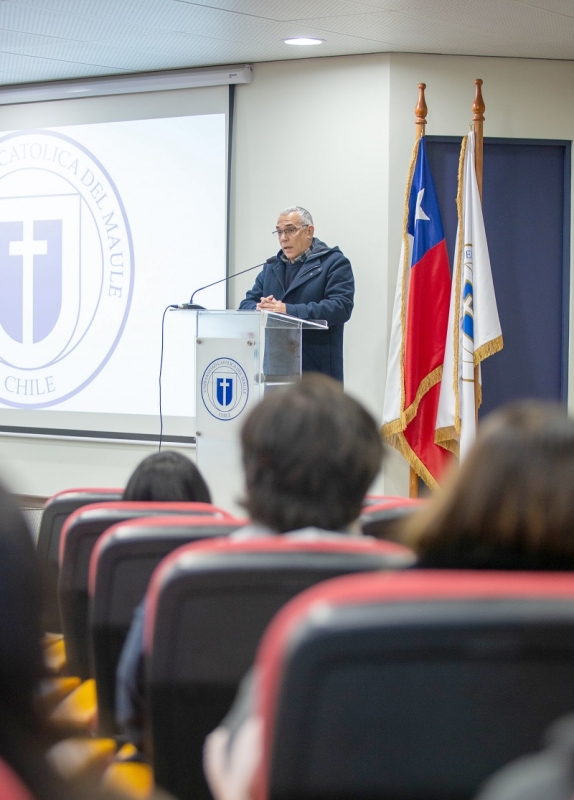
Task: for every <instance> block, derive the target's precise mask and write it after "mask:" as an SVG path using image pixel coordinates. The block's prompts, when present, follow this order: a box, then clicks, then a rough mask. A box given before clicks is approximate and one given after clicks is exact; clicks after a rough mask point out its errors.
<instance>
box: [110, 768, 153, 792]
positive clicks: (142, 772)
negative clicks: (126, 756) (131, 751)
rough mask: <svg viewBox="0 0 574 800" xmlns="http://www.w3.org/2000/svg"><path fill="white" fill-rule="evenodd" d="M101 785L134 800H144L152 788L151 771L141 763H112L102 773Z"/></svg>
mask: <svg viewBox="0 0 574 800" xmlns="http://www.w3.org/2000/svg"><path fill="white" fill-rule="evenodd" d="M103 785H104V787H105V788H106V789H110V790H112V791H115V792H120V793H123V794H126V795H128V797H133V798H135V799H136V800H146V799H147V798H148V797H150V795H151V793H152V791H153V787H154V783H153V770H152V768H151V767H150V765H149V764H142V763H141V762H136V761H114V763H113V764H110V766H109V767H108V768H107V769H106V771H105V772H104V777H103Z"/></svg>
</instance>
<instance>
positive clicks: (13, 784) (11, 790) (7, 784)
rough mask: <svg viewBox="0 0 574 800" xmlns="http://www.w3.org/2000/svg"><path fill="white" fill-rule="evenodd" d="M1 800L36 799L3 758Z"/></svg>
mask: <svg viewBox="0 0 574 800" xmlns="http://www.w3.org/2000/svg"><path fill="white" fill-rule="evenodd" d="M0 800H34V798H33V795H32V792H31V791H30V790H29V789H28V787H27V786H25V785H24V784H23V783H22V781H21V780H20V778H19V777H18V775H16V773H15V772H14V770H13V769H12V767H10V766H9V765H8V764H7V763H6V762H5V761H4V759H2V758H0Z"/></svg>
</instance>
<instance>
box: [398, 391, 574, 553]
mask: <svg viewBox="0 0 574 800" xmlns="http://www.w3.org/2000/svg"><path fill="white" fill-rule="evenodd" d="M405 533H406V537H407V539H408V540H409V541H410V542H412V543H413V544H414V546H415V548H416V549H417V551H418V553H419V555H421V556H422V557H423V558H424V557H425V555H427V554H429V553H430V552H431V551H433V550H436V549H437V548H443V549H445V548H447V549H448V548H450V549H451V550H452V551H453V552H455V551H456V548H457V546H458V545H459V544H461V543H462V544H464V545H465V547H467V548H468V547H474V548H475V553H476V554H479V553H482V554H483V557H484V558H485V559H486V561H487V560H488V558H489V553H490V554H492V553H496V552H500V551H503V552H505V553H506V554H507V555H508V554H510V555H512V554H514V555H515V556H516V564H517V566H516V567H515V568H519V564H520V563H524V564H527V563H528V558H530V557H532V563H535V557H536V555H537V554H538V555H539V556H540V557H541V558H543V557H544V556H548V558H549V563H556V564H559V563H560V559H561V558H564V559H570V560H571V562H572V563H574V421H572V420H571V419H569V417H568V416H567V414H566V410H565V409H564V408H563V407H562V406H559V405H558V404H552V403H543V402H537V401H522V402H518V403H514V404H512V405H509V406H506V407H505V408H502V409H500V410H499V411H496V412H494V413H493V414H491V415H490V416H489V417H488V418H487V419H486V420H485V422H484V423H483V425H482V426H481V428H480V431H479V434H478V437H477V441H476V443H475V446H474V448H473V449H472V451H471V452H470V453H469V455H468V457H467V458H466V460H465V461H464V462H463V463H462V465H461V467H460V470H459V472H458V474H455V475H453V476H452V478H451V482H450V483H449V484H447V486H446V488H445V490H444V493H443V494H442V496H439V497H438V498H436V499H435V501H434V503H431V504H430V505H429V507H428V509H426V510H425V511H422V512H421V513H420V514H417V515H416V517H413V518H411V520H410V521H409V522H408V523H407V524H406V531H405ZM485 563H486V562H485ZM541 563H542V562H541ZM509 566H511V564H510V562H509Z"/></svg>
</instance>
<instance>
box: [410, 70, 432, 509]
mask: <svg viewBox="0 0 574 800" xmlns="http://www.w3.org/2000/svg"><path fill="white" fill-rule="evenodd" d="M426 88H427V85H426V83H419V96H418V99H417V103H416V105H415V141H417V140H418V139H420V138H421V137H422V136H424V135H425V127H426V124H427V114H428V108H427V104H426V100H425V89H426ZM418 496H419V476H418V475H417V473H416V472H415V471H414V469H413V468H412V467H410V470H409V497H418Z"/></svg>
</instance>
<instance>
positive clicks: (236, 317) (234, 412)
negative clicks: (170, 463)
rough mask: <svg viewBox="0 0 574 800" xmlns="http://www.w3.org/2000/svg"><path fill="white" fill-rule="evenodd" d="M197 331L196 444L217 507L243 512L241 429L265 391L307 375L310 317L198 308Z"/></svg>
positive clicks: (318, 325)
mask: <svg viewBox="0 0 574 800" xmlns="http://www.w3.org/2000/svg"><path fill="white" fill-rule="evenodd" d="M194 313H195V314H196V331H195V385H196V431H195V436H196V447H197V450H196V452H197V466H198V467H199V469H200V470H201V473H202V474H203V476H204V478H205V480H206V481H207V483H208V485H209V487H210V489H211V491H212V493H213V500H214V502H215V503H216V504H217V505H220V506H222V507H223V508H225V509H226V510H229V511H232V512H235V513H241V508H240V506H239V500H240V499H241V497H242V494H243V480H242V469H241V456H240V446H239V432H240V430H241V426H242V424H243V420H244V419H245V417H246V416H247V414H248V412H249V411H250V410H251V409H252V408H253V406H254V405H255V404H256V403H258V402H259V400H261V399H262V397H263V395H264V393H265V392H269V391H273V389H274V388H277V387H279V386H284V385H285V384H288V383H292V382H293V381H297V380H299V379H300V377H301V346H302V340H303V331H304V330H305V329H314V330H324V331H326V330H327V328H328V325H327V323H326V322H323V321H314V322H311V321H307V320H302V319H298V318H296V317H290V316H288V315H286V314H275V313H272V312H267V311H207V310H205V311H197V312H194Z"/></svg>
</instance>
